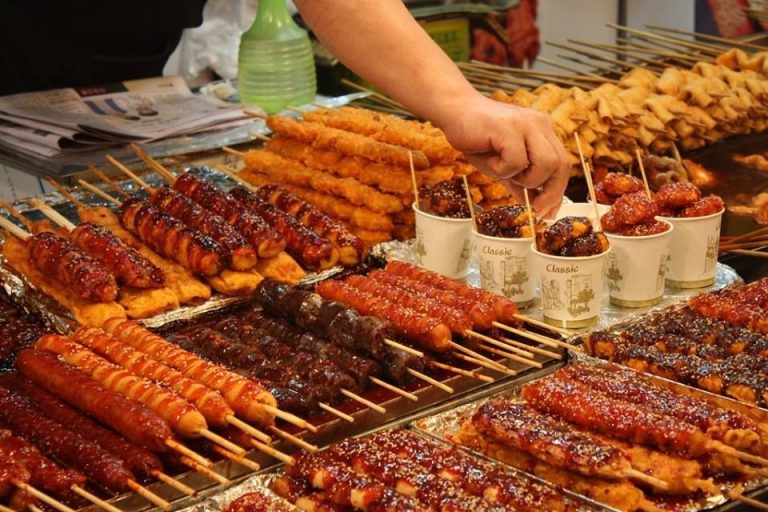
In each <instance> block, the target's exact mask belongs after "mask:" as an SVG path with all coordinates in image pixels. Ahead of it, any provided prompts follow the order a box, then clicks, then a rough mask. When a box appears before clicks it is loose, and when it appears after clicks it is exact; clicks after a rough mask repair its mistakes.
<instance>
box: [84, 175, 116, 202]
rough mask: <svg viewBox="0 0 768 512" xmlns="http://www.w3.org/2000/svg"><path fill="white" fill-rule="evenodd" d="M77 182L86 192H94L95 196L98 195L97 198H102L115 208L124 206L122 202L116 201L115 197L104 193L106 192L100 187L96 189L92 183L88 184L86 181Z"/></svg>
mask: <svg viewBox="0 0 768 512" xmlns="http://www.w3.org/2000/svg"><path fill="white" fill-rule="evenodd" d="M77 182H78V183H79V184H80V186H81V187H83V188H84V189H86V190H88V191H90V192H93V193H94V194H96V195H97V196H99V197H100V198H102V199H105V200H107V201H109V202H110V203H112V204H114V205H115V206H120V205H121V204H122V203H121V202H120V201H118V200H117V199H115V198H114V197H112V196H111V195H109V194H107V193H106V192H104V191H103V190H101V189H100V188H98V187H96V186H94V185H91V184H90V183H88V182H87V181H85V180H77Z"/></svg>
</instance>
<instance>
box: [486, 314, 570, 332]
mask: <svg viewBox="0 0 768 512" xmlns="http://www.w3.org/2000/svg"><path fill="white" fill-rule="evenodd" d="M515 319H516V320H520V321H521V322H525V323H527V324H531V325H535V326H536V327H541V328H542V329H546V330H548V331H554V332H559V333H560V334H562V335H564V336H573V335H574V332H573V331H571V330H569V329H564V328H562V327H556V326H554V325H549V324H545V323H544V322H542V321H540V320H536V319H535V318H531V317H529V316H527V315H521V314H520V313H517V314H516V315H515ZM497 327H498V326H497Z"/></svg>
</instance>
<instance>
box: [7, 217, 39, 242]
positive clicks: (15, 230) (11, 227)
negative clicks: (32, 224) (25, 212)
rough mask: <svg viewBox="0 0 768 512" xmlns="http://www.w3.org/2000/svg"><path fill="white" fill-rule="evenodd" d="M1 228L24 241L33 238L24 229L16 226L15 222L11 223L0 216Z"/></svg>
mask: <svg viewBox="0 0 768 512" xmlns="http://www.w3.org/2000/svg"><path fill="white" fill-rule="evenodd" d="M0 228H3V229H4V230H6V231H7V232H9V233H10V234H12V235H14V236H16V237H19V238H21V239H22V240H26V239H27V238H29V237H30V236H32V235H30V234H29V233H27V232H26V231H24V230H23V229H21V228H20V227H19V226H17V225H16V224H14V223H13V222H11V221H9V220H8V219H6V218H5V217H3V216H0Z"/></svg>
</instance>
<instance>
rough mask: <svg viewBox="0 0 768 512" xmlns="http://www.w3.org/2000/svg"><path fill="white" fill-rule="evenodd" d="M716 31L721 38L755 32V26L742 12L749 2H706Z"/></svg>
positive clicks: (741, 0)
mask: <svg viewBox="0 0 768 512" xmlns="http://www.w3.org/2000/svg"><path fill="white" fill-rule="evenodd" d="M707 3H708V4H709V8H710V10H711V11H712V17H713V18H714V20H715V25H717V30H718V32H720V35H722V36H723V37H731V38H733V37H739V36H746V35H749V34H751V33H753V32H754V31H755V26H754V23H753V22H752V20H750V19H749V18H748V17H747V15H746V13H745V12H744V8H745V7H749V0H707Z"/></svg>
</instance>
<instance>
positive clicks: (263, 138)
mask: <svg viewBox="0 0 768 512" xmlns="http://www.w3.org/2000/svg"><path fill="white" fill-rule="evenodd" d="M251 136H252V137H253V138H254V139H258V140H261V141H264V142H269V141H270V140H271V139H270V138H269V137H268V136H266V135H264V134H263V133H258V132H251ZM241 155H245V153H241Z"/></svg>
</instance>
